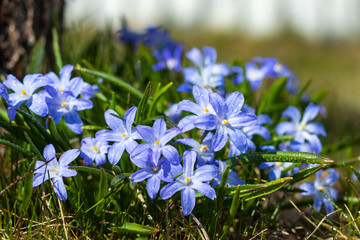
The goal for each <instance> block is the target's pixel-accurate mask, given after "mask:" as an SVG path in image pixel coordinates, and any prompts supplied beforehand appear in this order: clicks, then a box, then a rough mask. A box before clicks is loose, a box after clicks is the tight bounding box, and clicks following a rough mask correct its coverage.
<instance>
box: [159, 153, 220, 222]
mask: <svg viewBox="0 0 360 240" xmlns="http://www.w3.org/2000/svg"><path fill="white" fill-rule="evenodd" d="M183 161H184V169H183V174H182V175H181V176H179V177H178V178H176V179H175V181H174V182H172V183H169V184H167V185H166V186H164V187H163V188H162V189H161V191H160V197H161V198H162V199H169V198H171V197H172V196H173V195H174V194H175V193H176V192H178V191H181V206H182V209H183V214H184V215H185V216H187V215H189V214H190V213H191V212H192V210H193V209H194V207H195V190H196V191H198V192H199V193H200V194H202V195H204V196H206V197H208V198H210V199H212V200H213V199H214V198H215V197H216V193H215V190H214V189H213V188H212V187H211V186H210V185H209V184H208V181H210V180H211V179H212V178H214V177H216V175H217V173H218V169H217V167H216V166H214V165H204V166H201V167H199V168H198V169H196V170H195V171H194V165H195V161H196V153H195V152H194V151H191V150H187V151H185V152H184V156H183Z"/></svg>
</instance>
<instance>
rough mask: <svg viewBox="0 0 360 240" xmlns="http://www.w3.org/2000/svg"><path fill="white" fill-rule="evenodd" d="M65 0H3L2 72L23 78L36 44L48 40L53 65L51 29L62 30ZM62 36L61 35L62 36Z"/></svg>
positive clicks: (0, 9)
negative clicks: (41, 40)
mask: <svg viewBox="0 0 360 240" xmlns="http://www.w3.org/2000/svg"><path fill="white" fill-rule="evenodd" d="M64 6H65V0H0V71H1V72H4V73H6V74H10V73H11V74H13V75H15V76H16V77H18V78H19V79H21V78H22V77H23V76H24V74H25V70H26V66H27V65H28V62H29V56H30V52H31V49H32V47H33V46H34V44H35V43H36V42H37V41H38V40H40V39H44V40H45V41H46V54H47V59H48V61H49V62H50V64H51V65H53V64H54V58H53V55H52V54H53V51H52V35H51V29H52V28H53V27H56V29H57V31H58V33H59V36H61V33H62V31H63V16H64ZM60 39H61V37H60Z"/></svg>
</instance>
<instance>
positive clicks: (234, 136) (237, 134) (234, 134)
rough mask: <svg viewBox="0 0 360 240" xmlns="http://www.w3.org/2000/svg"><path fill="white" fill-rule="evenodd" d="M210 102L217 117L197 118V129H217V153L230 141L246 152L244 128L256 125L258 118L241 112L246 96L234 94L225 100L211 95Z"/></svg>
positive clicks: (213, 143) (214, 94)
mask: <svg viewBox="0 0 360 240" xmlns="http://www.w3.org/2000/svg"><path fill="white" fill-rule="evenodd" d="M209 101H210V104H211V105H212V107H213V108H214V111H215V113H216V115H213V114H209V115H204V116H202V117H199V118H197V119H196V120H195V122H194V125H195V127H197V128H199V129H203V130H214V129H216V133H215V135H214V137H213V140H212V149H213V150H214V151H215V152H217V151H220V150H221V149H222V148H223V147H224V146H225V144H226V142H227V140H228V139H230V142H231V143H232V144H233V145H234V146H235V147H236V148H237V149H238V150H239V151H240V152H242V153H244V152H246V151H247V147H248V146H247V137H246V135H245V134H244V132H243V131H242V128H243V127H247V126H251V125H254V124H256V122H257V117H256V115H255V114H252V113H245V112H242V111H241V108H242V106H243V105H244V96H243V95H242V94H241V93H240V92H233V93H231V94H229V95H228V96H227V97H226V99H224V98H223V97H221V96H220V95H219V94H217V93H210V94H209Z"/></svg>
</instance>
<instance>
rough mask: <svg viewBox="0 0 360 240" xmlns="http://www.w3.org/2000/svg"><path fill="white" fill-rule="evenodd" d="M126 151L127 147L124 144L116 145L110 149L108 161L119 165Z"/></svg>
mask: <svg viewBox="0 0 360 240" xmlns="http://www.w3.org/2000/svg"><path fill="white" fill-rule="evenodd" d="M124 150H125V146H124V144H123V143H122V142H120V143H114V144H113V145H112V146H111V147H110V148H109V152H108V159H109V162H110V163H111V164H117V163H118V162H119V160H120V158H121V156H122V155H123V153H124Z"/></svg>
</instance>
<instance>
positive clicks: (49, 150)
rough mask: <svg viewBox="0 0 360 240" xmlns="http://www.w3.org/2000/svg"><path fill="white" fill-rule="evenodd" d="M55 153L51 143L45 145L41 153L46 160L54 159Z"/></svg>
mask: <svg viewBox="0 0 360 240" xmlns="http://www.w3.org/2000/svg"><path fill="white" fill-rule="evenodd" d="M55 154H56V152H55V148H54V146H53V145H52V144H49V145H46V146H45V148H44V153H43V155H44V158H45V159H46V161H50V160H53V159H56V156H55Z"/></svg>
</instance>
